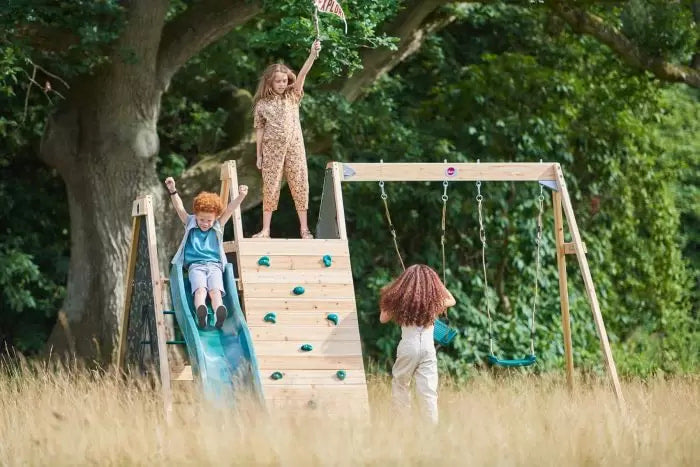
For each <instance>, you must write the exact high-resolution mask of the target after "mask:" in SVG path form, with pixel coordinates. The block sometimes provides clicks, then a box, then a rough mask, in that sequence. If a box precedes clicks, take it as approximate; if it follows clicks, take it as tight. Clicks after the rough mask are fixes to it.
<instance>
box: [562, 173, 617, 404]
mask: <svg viewBox="0 0 700 467" xmlns="http://www.w3.org/2000/svg"><path fill="white" fill-rule="evenodd" d="M556 177H557V185H558V187H559V193H560V194H561V200H562V204H563V207H564V214H565V215H566V222H567V224H568V225H569V230H570V232H571V237H572V239H573V243H574V247H575V248H576V259H578V264H579V267H580V268H581V275H582V276H583V283H584V286H585V288H586V296H587V297H588V302H589V304H590V306H591V311H592V312H593V320H594V321H595V326H596V329H597V331H598V337H599V338H600V345H601V347H602V350H603V357H604V359H605V363H606V365H607V368H608V374H609V375H610V379H611V381H612V385H613V389H614V391H615V396H617V399H618V401H619V402H620V403H622V404H624V402H625V399H624V397H623V395H622V388H621V386H620V380H619V379H618V376H617V368H616V367H615V360H614V359H613V355H612V350H611V349H610V342H609V341H608V333H607V332H606V330H605V323H604V322H603V315H602V313H601V311H600V304H599V303H598V296H597V295H596V292H595V287H594V285H593V278H592V277H591V271H590V268H589V267H588V260H587V259H586V253H585V252H584V250H583V241H582V240H581V234H580V232H579V230H578V225H577V223H576V218H575V216H574V209H573V207H572V205H571V199H570V198H569V191H568V189H567V188H566V182H565V181H564V174H563V173H562V170H561V166H560V165H559V164H556Z"/></svg>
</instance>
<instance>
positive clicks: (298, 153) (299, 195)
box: [253, 40, 321, 238]
mask: <svg viewBox="0 0 700 467" xmlns="http://www.w3.org/2000/svg"><path fill="white" fill-rule="evenodd" d="M320 50H321V43H320V42H319V41H318V40H316V41H314V43H313V45H312V46H311V51H310V53H309V58H307V59H306V62H305V63H304V66H303V67H302V68H301V71H299V76H298V77H297V76H295V75H294V73H293V72H292V70H290V69H289V68H287V67H286V66H284V65H280V64H274V65H270V66H269V67H268V68H267V69H266V70H265V73H263V76H262V78H261V79H260V84H259V85H258V90H257V92H256V93H255V97H254V98H253V104H254V110H253V116H254V123H253V126H254V127H255V139H256V149H257V162H256V165H257V167H258V169H259V170H261V171H262V186H263V227H262V230H261V231H260V232H258V233H257V234H255V235H253V237H256V238H270V221H271V220H272V212H273V211H275V210H276V209H277V203H278V202H279V197H280V186H281V183H282V174H284V175H285V176H286V178H287V183H288V184H289V190H290V191H291V192H292V198H293V199H294V205H295V206H296V209H297V214H298V215H299V231H300V235H301V238H314V237H313V235H311V231H310V230H309V225H308V222H307V216H306V212H307V210H308V209H309V176H308V171H307V168H306V151H305V150H304V137H303V135H302V133H301V123H300V122H299V103H300V102H301V98H302V96H303V95H304V80H305V79H306V74H307V73H308V72H309V70H310V69H311V65H313V63H314V60H316V58H317V57H318V53H319V52H320Z"/></svg>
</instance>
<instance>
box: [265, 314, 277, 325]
mask: <svg viewBox="0 0 700 467" xmlns="http://www.w3.org/2000/svg"><path fill="white" fill-rule="evenodd" d="M263 321H267V322H268V323H272V324H275V323H276V322H277V314H276V313H268V314H266V315H265V317H264V318H263Z"/></svg>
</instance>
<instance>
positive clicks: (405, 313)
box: [379, 264, 455, 423]
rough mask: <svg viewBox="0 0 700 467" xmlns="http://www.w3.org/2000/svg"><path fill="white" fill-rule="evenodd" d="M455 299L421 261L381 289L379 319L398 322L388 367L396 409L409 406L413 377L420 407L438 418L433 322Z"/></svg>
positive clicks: (430, 415)
mask: <svg viewBox="0 0 700 467" xmlns="http://www.w3.org/2000/svg"><path fill="white" fill-rule="evenodd" d="M454 304H455V299H454V297H453V296H452V294H451V293H450V291H449V290H447V288H446V287H445V286H444V285H443V283H442V281H440V277H438V275H437V273H436V272H435V271H434V270H433V269H432V268H430V267H429V266H426V265H425V264H414V265H412V266H410V267H408V268H407V269H406V270H405V271H404V272H403V273H402V274H401V275H400V276H399V277H398V278H397V279H396V280H395V281H394V282H392V283H391V284H389V285H388V286H386V287H385V288H384V289H382V292H381V298H380V301H379V308H380V310H381V311H380V315H379V321H380V322H381V323H387V322H389V321H394V322H396V323H397V324H398V325H400V326H401V342H399V346H398V348H397V349H396V362H395V363H394V367H393V368H392V371H391V373H392V377H393V378H392V381H391V395H392V399H393V402H394V405H395V407H396V408H397V409H400V410H405V409H408V408H410V406H411V396H410V393H409V387H410V384H411V379H413V377H414V376H415V378H416V391H417V392H418V400H419V401H420V405H421V409H422V410H423V412H424V413H425V415H427V416H428V418H429V419H430V420H431V421H432V422H433V423H437V421H438V408H437V388H438V371H437V356H436V353H435V344H434V343H433V323H434V322H435V318H436V317H437V316H438V315H440V314H442V313H445V312H446V311H447V307H451V306H454Z"/></svg>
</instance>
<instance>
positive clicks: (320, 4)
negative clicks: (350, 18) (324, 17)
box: [314, 0, 348, 34]
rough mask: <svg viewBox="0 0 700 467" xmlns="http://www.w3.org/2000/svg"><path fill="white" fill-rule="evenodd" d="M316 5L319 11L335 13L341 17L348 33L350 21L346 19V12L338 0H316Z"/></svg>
mask: <svg viewBox="0 0 700 467" xmlns="http://www.w3.org/2000/svg"><path fill="white" fill-rule="evenodd" d="M314 5H315V6H316V9H317V10H318V11H322V12H324V13H333V14H334V15H336V16H338V17H340V19H342V20H343V23H344V24H345V34H347V33H348V23H347V21H345V13H344V12H343V9H342V8H341V6H340V3H338V2H337V1H336V0H314Z"/></svg>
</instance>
